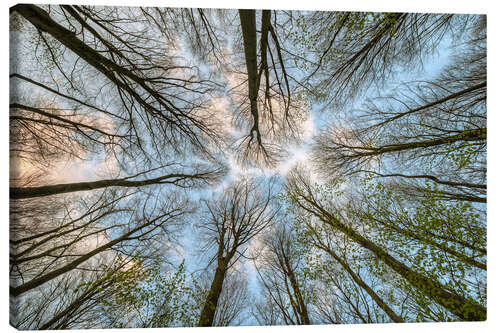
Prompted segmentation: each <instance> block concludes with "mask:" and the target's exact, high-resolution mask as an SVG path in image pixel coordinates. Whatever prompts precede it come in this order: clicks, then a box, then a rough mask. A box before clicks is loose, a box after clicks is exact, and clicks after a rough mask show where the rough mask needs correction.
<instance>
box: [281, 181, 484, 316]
mask: <svg viewBox="0 0 500 333" xmlns="http://www.w3.org/2000/svg"><path fill="white" fill-rule="evenodd" d="M287 186H288V193H289V196H290V199H291V200H292V202H293V203H294V204H295V205H297V207H299V208H301V209H303V210H304V211H306V212H308V213H310V214H311V215H312V216H315V217H316V218H318V219H319V220H320V221H321V222H322V223H324V224H326V225H328V226H329V227H331V228H333V229H334V230H336V231H338V232H340V233H342V234H344V235H345V236H347V237H348V238H349V239H350V240H351V241H353V242H355V243H357V244H359V245H360V246H361V247H363V248H365V249H366V250H368V251H370V252H371V253H372V254H373V255H374V256H375V257H376V258H377V259H378V260H380V261H381V262H383V263H385V264H386V265H387V266H388V267H390V268H391V269H392V270H394V271H395V272H397V273H399V274H400V275H401V276H402V277H403V278H405V279H406V280H407V281H408V283H410V284H411V285H412V286H413V287H414V288H417V289H418V290H419V291H420V292H422V293H423V294H424V295H426V296H427V297H429V298H430V299H432V300H433V301H434V302H436V303H438V304H440V305H441V306H443V307H444V308H446V309H447V310H448V311H450V312H451V313H453V314H455V315H456V316H458V317H459V318H461V319H462V320H484V319H485V318H486V309H485V307H484V306H482V305H481V304H480V303H478V302H477V301H476V300H474V299H472V298H468V297H464V296H462V295H460V294H459V293H457V292H456V291H449V290H448V288H446V286H445V285H444V284H443V283H441V282H440V281H438V280H435V279H432V278H429V277H427V276H426V275H425V274H422V273H420V272H418V271H415V270H413V269H411V268H409V267H408V266H407V265H406V264H405V263H404V262H401V261H399V260H397V259H396V258H395V257H394V256H392V255H391V254H390V253H389V252H388V251H387V250H385V249H384V248H382V247H381V246H380V245H378V244H377V243H375V242H374V241H372V240H371V239H368V238H367V237H365V236H363V235H362V234H361V233H360V232H359V231H358V230H356V228H354V227H353V226H351V225H349V224H347V222H345V221H343V219H342V217H341V215H338V213H337V214H336V213H335V211H332V210H330V209H329V208H325V206H324V205H323V204H321V201H319V199H318V194H316V193H315V191H314V190H313V188H312V187H311V185H310V184H309V182H308V181H307V180H306V179H305V178H304V177H303V176H301V175H296V177H294V178H293V179H291V181H290V182H289V183H288V185H287Z"/></svg>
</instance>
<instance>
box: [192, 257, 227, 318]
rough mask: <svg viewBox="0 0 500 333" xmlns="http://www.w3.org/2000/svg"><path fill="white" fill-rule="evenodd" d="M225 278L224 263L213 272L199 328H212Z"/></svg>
mask: <svg viewBox="0 0 500 333" xmlns="http://www.w3.org/2000/svg"><path fill="white" fill-rule="evenodd" d="M225 276H226V264H225V261H224V262H223V263H221V264H219V266H217V269H216V270H215V275H214V279H213V280H212V285H211V286H210V291H209V292H208V296H207V299H206V301H205V305H204V306H203V309H202V310H201V315H200V321H199V322H198V326H199V327H206V326H212V325H213V323H214V319H215V313H216V310H217V304H218V303H219V297H220V294H221V293H222V285H223V284H224V278H225Z"/></svg>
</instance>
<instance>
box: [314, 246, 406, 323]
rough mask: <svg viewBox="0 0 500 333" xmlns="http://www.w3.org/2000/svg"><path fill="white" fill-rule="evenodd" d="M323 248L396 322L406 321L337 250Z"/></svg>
mask: <svg viewBox="0 0 500 333" xmlns="http://www.w3.org/2000/svg"><path fill="white" fill-rule="evenodd" d="M320 248H321V249H322V250H324V251H325V252H327V253H328V254H330V255H331V256H332V257H333V258H334V259H335V260H336V261H337V262H338V263H339V264H340V265H341V266H342V267H343V268H344V270H345V271H346V272H347V273H349V275H350V276H351V277H352V278H353V280H354V281H355V282H356V283H357V284H358V286H360V287H361V288H363V289H364V290H365V291H366V292H367V293H368V295H370V297H371V298H372V299H373V300H374V301H375V303H377V305H378V306H379V307H380V308H381V309H382V310H384V312H385V313H386V314H387V315H388V316H389V317H390V318H391V319H392V320H393V321H394V322H395V323H404V320H403V318H401V317H400V316H398V315H397V314H396V313H395V312H394V311H393V310H392V309H391V307H390V306H389V305H388V304H386V303H385V302H384V300H382V298H380V297H379V296H378V295H377V293H376V292H375V291H374V290H373V289H372V288H370V286H369V285H367V284H366V283H365V282H364V281H363V280H362V279H361V277H360V276H359V275H357V274H356V273H355V272H354V271H353V270H352V269H351V267H349V265H348V264H347V263H346V262H345V261H344V260H342V259H341V258H340V257H339V256H337V254H336V253H335V252H333V251H332V250H331V249H329V248H327V247H323V246H321V247H320Z"/></svg>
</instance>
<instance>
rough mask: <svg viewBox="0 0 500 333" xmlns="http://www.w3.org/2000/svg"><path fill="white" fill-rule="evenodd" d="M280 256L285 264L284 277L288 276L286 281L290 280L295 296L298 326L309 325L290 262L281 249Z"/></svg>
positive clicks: (304, 305) (307, 315)
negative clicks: (298, 319)
mask: <svg viewBox="0 0 500 333" xmlns="http://www.w3.org/2000/svg"><path fill="white" fill-rule="evenodd" d="M281 251H282V255H283V258H284V263H285V268H286V275H287V276H288V279H289V280H290V283H291V284H292V289H293V293H294V295H295V299H296V300H297V303H298V313H299V317H300V324H301V325H310V324H311V321H310V320H309V314H308V312H307V307H306V304H305V302H304V298H303V297H302V291H301V290H300V288H299V284H298V283H297V279H296V278H295V273H294V272H293V270H292V268H291V266H290V262H289V261H288V257H287V256H286V255H285V252H284V250H283V248H282V249H281Z"/></svg>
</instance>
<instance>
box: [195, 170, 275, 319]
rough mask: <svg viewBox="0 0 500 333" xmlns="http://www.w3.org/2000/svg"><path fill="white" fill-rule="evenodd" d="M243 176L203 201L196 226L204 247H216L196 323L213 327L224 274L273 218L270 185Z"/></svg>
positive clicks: (273, 207) (273, 210)
mask: <svg viewBox="0 0 500 333" xmlns="http://www.w3.org/2000/svg"><path fill="white" fill-rule="evenodd" d="M262 186H263V185H261V184H259V183H258V182H256V181H255V180H252V179H245V180H241V181H239V182H237V183H236V184H234V185H232V186H230V187H229V188H227V189H226V190H225V191H224V193H223V194H222V195H221V196H220V197H219V198H217V199H215V200H213V201H210V202H209V201H205V202H204V206H205V214H204V216H203V217H202V219H201V221H202V223H201V224H200V225H199V228H200V230H202V232H203V235H204V236H203V237H204V239H205V241H206V243H205V244H206V245H205V248H206V249H211V248H215V249H216V253H215V255H214V256H213V257H212V259H211V262H214V263H215V264H216V268H215V274H214V277H213V280H212V283H211V286H210V289H209V291H208V294H207V297H206V300H205V304H204V306H203V309H202V311H201V314H200V320H199V322H198V326H212V325H213V324H214V318H215V314H216V312H217V309H218V304H219V298H220V295H221V293H222V287H223V284H224V280H225V277H226V274H227V272H228V270H229V269H231V267H233V266H234V265H235V263H236V262H238V260H239V259H240V257H242V256H243V255H244V252H245V250H244V245H245V244H247V243H248V242H249V241H250V240H251V239H252V238H253V237H255V236H256V235H257V234H259V233H260V232H261V231H262V230H264V229H265V228H266V227H267V226H268V225H269V224H270V223H272V222H273V219H274V218H275V216H276V214H277V211H278V209H279V208H278V207H276V206H274V205H273V204H272V200H273V196H272V186H271V185H268V186H265V187H264V191H265V192H263V191H262Z"/></svg>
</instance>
